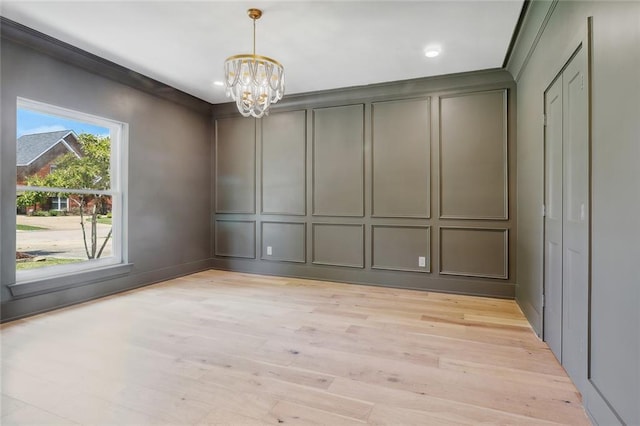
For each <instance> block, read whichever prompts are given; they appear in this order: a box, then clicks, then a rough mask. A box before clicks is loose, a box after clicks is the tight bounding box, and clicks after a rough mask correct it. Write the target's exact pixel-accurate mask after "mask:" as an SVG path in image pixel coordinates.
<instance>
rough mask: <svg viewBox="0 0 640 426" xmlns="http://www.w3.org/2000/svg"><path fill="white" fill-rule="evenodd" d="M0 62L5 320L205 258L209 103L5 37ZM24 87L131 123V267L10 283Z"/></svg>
mask: <svg viewBox="0 0 640 426" xmlns="http://www.w3.org/2000/svg"><path fill="white" fill-rule="evenodd" d="M4 29H5V28H3V30H4ZM83 60H86V58H84V59H83ZM0 62H1V67H2V68H1V73H2V74H1V81H0V83H1V87H2V93H1V107H2V129H1V134H0V136H1V142H2V143H1V146H0V152H1V156H0V162H1V166H0V170H1V171H0V187H1V193H0V209H1V213H2V214H1V220H0V233H1V235H0V236H1V238H0V241H1V248H2V249H1V256H0V257H1V258H0V262H1V263H0V265H1V271H0V283H1V285H0V292H1V300H2V319H3V320H7V319H12V318H16V317H20V316H24V315H27V314H32V313H35V312H39V311H44V310H49V309H52V308H55V307H59V306H64V305H67V304H71V303H76V302H78V301H82V300H87V299H91V298H95V297H99V296H102V295H105V294H109V293H113V292H117V291H122V290H125V289H128V288H133V287H136V286H140V285H143V284H148V283H151V282H155V281H158V280H163V279H167V278H170V277H173V276H177V275H181V274H186V273H189V272H193V271H197V270H202V269H206V268H208V267H209V265H210V263H209V262H210V261H209V258H210V232H209V230H210V221H209V218H208V212H209V210H210V205H211V193H212V192H211V184H210V180H211V179H210V172H211V164H210V161H209V159H210V158H211V131H212V129H211V124H210V115H209V113H208V111H209V107H208V105H206V104H204V103H202V104H204V106H205V107H204V108H200V112H197V111H195V110H192V109H190V108H187V107H185V106H182V105H180V104H178V103H175V102H172V101H168V100H165V99H161V98H159V97H156V96H152V95H150V94H147V93H145V92H142V91H140V90H137V89H134V88H132V87H130V86H126V85H123V84H120V83H117V82H115V81H113V80H111V79H106V78H104V77H100V76H98V75H96V74H92V73H90V72H87V71H85V70H84V69H82V68H79V67H76V66H73V65H70V64H69V63H68V61H65V62H63V61H60V60H57V59H54V58H53V57H51V56H48V55H45V54H42V53H40V52H38V51H35V50H32V49H30V48H27V47H25V46H23V45H21V44H17V43H15V42H12V41H10V40H8V39H6V38H3V40H2V45H1V57H0ZM18 96H20V97H24V98H28V99H32V100H37V101H41V102H45V103H49V104H53V105H57V106H61V107H65V108H69V109H73V110H78V111H82V112H86V113H90V114H94V115H97V116H102V117H106V118H111V119H114V120H118V121H122V122H125V123H128V124H129V187H128V189H127V197H128V252H129V262H131V263H132V264H133V269H132V271H131V272H130V273H129V274H128V275H126V276H124V277H120V278H118V279H111V280H107V281H100V282H97V283H92V284H88V285H82V286H79V287H75V288H71V289H67V290H62V291H55V292H49V293H46V294H41V295H36V296H32V297H22V298H14V297H12V295H11V292H10V291H9V290H8V288H7V286H8V285H11V284H13V283H14V282H15V263H14V253H15V238H16V236H15V229H16V224H15V196H16V195H15V194H16V193H15V184H16V167H15V161H16V148H15V146H16V143H15V141H16V98H17V97H18ZM184 96H186V95H184ZM190 102H191V103H193V104H196V103H195V102H192V101H190ZM198 102H200V101H198Z"/></svg>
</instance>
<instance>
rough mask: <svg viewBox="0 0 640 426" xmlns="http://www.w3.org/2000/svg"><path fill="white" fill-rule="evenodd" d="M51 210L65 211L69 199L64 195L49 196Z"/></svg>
mask: <svg viewBox="0 0 640 426" xmlns="http://www.w3.org/2000/svg"><path fill="white" fill-rule="evenodd" d="M50 201H51V210H57V211H66V210H67V209H68V206H69V203H68V201H69V199H68V198H65V197H51V198H50Z"/></svg>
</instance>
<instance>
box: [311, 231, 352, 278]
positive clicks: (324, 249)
mask: <svg viewBox="0 0 640 426" xmlns="http://www.w3.org/2000/svg"><path fill="white" fill-rule="evenodd" d="M311 246H312V254H311V261H312V263H313V264H315V265H328V266H344V267H349V268H364V225H360V224H351V223H349V224H347V223H313V224H312V225H311Z"/></svg>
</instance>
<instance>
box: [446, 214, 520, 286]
mask: <svg viewBox="0 0 640 426" xmlns="http://www.w3.org/2000/svg"><path fill="white" fill-rule="evenodd" d="M447 234H448V236H447ZM456 234H457V235H456ZM464 234H466V235H464ZM473 234H475V237H474V236H473ZM480 234H484V237H483V236H482V235H480ZM439 237H440V243H439V246H440V271H439V272H440V274H441V275H457V276H465V277H477V278H497V279H502V280H506V279H508V278H509V230H508V229H507V228H481V227H464V226H441V227H440V229H439Z"/></svg>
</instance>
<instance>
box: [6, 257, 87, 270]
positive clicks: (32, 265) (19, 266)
mask: <svg viewBox="0 0 640 426" xmlns="http://www.w3.org/2000/svg"><path fill="white" fill-rule="evenodd" d="M84 260H86V259H63V258H55V257H54V258H47V259H46V260H43V261H40V262H17V263H16V270H18V271H20V270H25V269H36V268H44V267H45V266H53V265H65V264H67V263H77V262H82V261H84Z"/></svg>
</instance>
